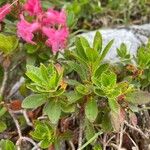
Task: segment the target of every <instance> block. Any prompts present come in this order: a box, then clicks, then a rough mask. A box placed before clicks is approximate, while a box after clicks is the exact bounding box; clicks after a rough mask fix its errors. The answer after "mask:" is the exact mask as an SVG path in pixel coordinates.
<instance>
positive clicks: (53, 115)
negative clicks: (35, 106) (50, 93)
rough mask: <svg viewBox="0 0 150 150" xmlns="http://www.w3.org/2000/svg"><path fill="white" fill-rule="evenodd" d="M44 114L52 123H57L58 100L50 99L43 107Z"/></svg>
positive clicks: (59, 109)
mask: <svg viewBox="0 0 150 150" xmlns="http://www.w3.org/2000/svg"><path fill="white" fill-rule="evenodd" d="M43 111H44V114H46V115H48V117H49V119H50V121H51V122H52V124H57V123H58V120H59V118H60V115H61V106H60V103H59V102H56V101H54V100H51V101H50V102H49V103H47V105H46V106H45V107H44V110H43Z"/></svg>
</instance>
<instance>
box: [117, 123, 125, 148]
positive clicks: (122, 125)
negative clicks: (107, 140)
mask: <svg viewBox="0 0 150 150" xmlns="http://www.w3.org/2000/svg"><path fill="white" fill-rule="evenodd" d="M123 127H124V122H123V123H122V124H121V128H120V135H119V145H118V149H119V150H120V149H121V148H122V142H123V133H124V130H123Z"/></svg>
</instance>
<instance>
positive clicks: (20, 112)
mask: <svg viewBox="0 0 150 150" xmlns="http://www.w3.org/2000/svg"><path fill="white" fill-rule="evenodd" d="M11 112H12V113H14V114H23V116H24V118H25V120H26V123H27V125H29V126H33V124H32V122H31V121H30V120H29V118H28V115H27V112H26V110H17V111H13V110H11Z"/></svg>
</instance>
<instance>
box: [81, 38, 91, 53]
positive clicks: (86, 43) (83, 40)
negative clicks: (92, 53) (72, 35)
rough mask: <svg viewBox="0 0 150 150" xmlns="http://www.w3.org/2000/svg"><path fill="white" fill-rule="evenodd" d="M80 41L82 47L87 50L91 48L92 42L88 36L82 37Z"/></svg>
mask: <svg viewBox="0 0 150 150" xmlns="http://www.w3.org/2000/svg"><path fill="white" fill-rule="evenodd" d="M80 41H81V44H82V47H83V48H84V50H85V51H86V49H87V48H90V44H89V42H88V41H87V39H86V38H84V37H80Z"/></svg>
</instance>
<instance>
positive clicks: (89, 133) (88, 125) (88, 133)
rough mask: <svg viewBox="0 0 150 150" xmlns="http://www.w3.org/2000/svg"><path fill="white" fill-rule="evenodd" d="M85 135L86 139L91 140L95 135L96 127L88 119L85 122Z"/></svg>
mask: <svg viewBox="0 0 150 150" xmlns="http://www.w3.org/2000/svg"><path fill="white" fill-rule="evenodd" d="M85 126H86V127H85V137H86V140H87V141H88V140H90V139H91V138H92V137H93V136H94V135H95V129H94V126H93V124H92V123H90V122H89V121H86V123H85Z"/></svg>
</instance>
